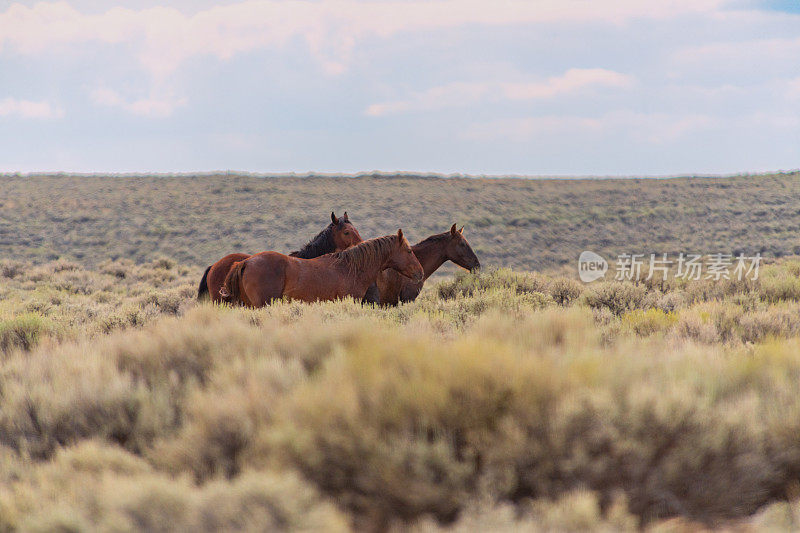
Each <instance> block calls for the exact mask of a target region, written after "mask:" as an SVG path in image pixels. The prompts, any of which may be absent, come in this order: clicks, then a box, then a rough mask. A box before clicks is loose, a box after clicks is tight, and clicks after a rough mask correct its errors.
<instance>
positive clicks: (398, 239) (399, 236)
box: [397, 229, 403, 245]
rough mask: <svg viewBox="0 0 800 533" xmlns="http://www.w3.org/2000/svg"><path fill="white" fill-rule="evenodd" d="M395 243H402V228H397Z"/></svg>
mask: <svg viewBox="0 0 800 533" xmlns="http://www.w3.org/2000/svg"><path fill="white" fill-rule="evenodd" d="M397 244H398V245H401V244H403V230H402V229H398V230H397Z"/></svg>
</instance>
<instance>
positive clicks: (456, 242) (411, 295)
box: [377, 224, 481, 305]
mask: <svg viewBox="0 0 800 533" xmlns="http://www.w3.org/2000/svg"><path fill="white" fill-rule="evenodd" d="M463 232H464V227H463V226H462V227H461V229H460V230H456V225H455V224H453V226H452V227H451V228H450V231H445V232H444V233H438V234H436V235H431V236H430V237H428V238H427V239H425V240H423V241H420V242H419V243H417V244H415V245H414V246H413V247H412V248H411V249H412V250H414V255H416V256H417V259H418V260H419V262H420V264H421V265H422V268H423V269H424V270H425V277H424V278H423V279H422V281H418V282H415V281H411V280H408V279H406V278H403V277H401V276H399V275H397V273H396V272H392V271H391V270H385V271H383V272H381V273H380V274H379V275H378V279H377V284H378V291H379V292H380V304H381V305H397V304H398V303H399V302H413V301H414V300H416V298H417V296H418V295H419V292H420V291H421V290H422V285H423V284H424V283H425V280H426V279H428V277H430V275H431V274H433V273H434V272H436V270H437V269H438V268H439V267H440V266H442V264H443V263H444V262H445V261H452V262H453V263H455V264H457V265H458V266H460V267H462V268H466V269H467V270H476V269H478V268H480V267H481V263H480V261H478V257H477V256H476V255H475V252H474V251H473V250H472V247H470V245H469V243H468V242H467V239H466V237H464V235H463Z"/></svg>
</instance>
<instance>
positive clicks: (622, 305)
mask: <svg viewBox="0 0 800 533" xmlns="http://www.w3.org/2000/svg"><path fill="white" fill-rule="evenodd" d="M646 295H647V290H646V289H645V288H644V287H643V286H641V285H634V284H632V283H622V282H613V281H609V282H599V283H596V284H592V286H591V287H589V289H587V290H586V292H584V294H583V298H584V302H585V303H586V305H588V306H589V307H592V308H595V309H601V308H606V309H608V310H609V311H611V312H612V313H614V314H615V315H622V314H623V313H624V312H626V311H632V310H633V309H641V308H642V307H644V305H645V297H646Z"/></svg>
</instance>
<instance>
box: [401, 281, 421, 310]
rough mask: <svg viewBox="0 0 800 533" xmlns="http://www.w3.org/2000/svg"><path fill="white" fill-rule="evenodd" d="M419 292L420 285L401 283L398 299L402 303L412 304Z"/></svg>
mask: <svg viewBox="0 0 800 533" xmlns="http://www.w3.org/2000/svg"><path fill="white" fill-rule="evenodd" d="M421 290H422V283H413V282H411V281H409V282H407V283H403V286H402V287H401V288H400V295H399V298H398V299H399V300H400V301H401V302H403V303H407V302H413V301H414V300H416V299H417V296H419V293H420V291H421ZM395 305H397V304H395Z"/></svg>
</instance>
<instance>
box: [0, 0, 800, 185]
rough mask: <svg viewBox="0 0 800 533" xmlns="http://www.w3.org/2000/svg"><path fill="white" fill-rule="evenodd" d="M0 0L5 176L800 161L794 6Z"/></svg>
mask: <svg viewBox="0 0 800 533" xmlns="http://www.w3.org/2000/svg"><path fill="white" fill-rule="evenodd" d="M109 5H110V4H109V3H107V2H92V1H88V0H73V1H65V2H38V3H34V2H19V3H8V2H0V135H2V137H0V140H1V141H2V142H0V171H8V172H13V171H36V170H63V171H77V172H106V171H116V172H129V171H138V172H144V171H164V172H170V171H205V170H217V169H219V170H225V169H233V170H247V171H256V172H284V171H296V172H306V171H321V172H353V171H369V170H382V171H394V170H405V171H422V172H427V171H430V172H444V173H451V172H459V173H472V174H483V173H487V174H527V175H556V174H558V175H576V174H579V175H609V174H616V175H631V174H649V175H662V174H678V173H732V172H739V171H766V170H776V169H791V168H797V167H800V7H798V6H800V2H796V1H781V0H769V1H767V0H765V1H748V0H653V1H647V2H643V1H641V0H499V1H496V2H485V1H477V0H439V1H435V0H434V1H400V0H396V1H371V2H369V1H358V0H332V1H324V2H323V1H291V0H275V1H272V0H251V1H244V2H237V1H211V0H202V1H192V2H189V1H179V2H169V3H167V2H158V1H156V0H143V1H136V2H133V1H128V2H120V3H119V4H117V6H118V7H113V8H112V7H109Z"/></svg>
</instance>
